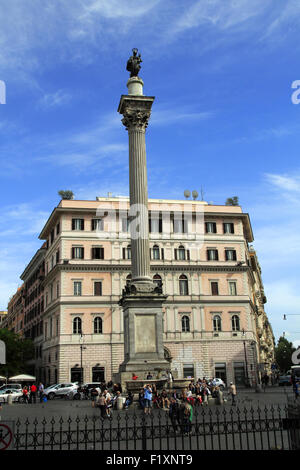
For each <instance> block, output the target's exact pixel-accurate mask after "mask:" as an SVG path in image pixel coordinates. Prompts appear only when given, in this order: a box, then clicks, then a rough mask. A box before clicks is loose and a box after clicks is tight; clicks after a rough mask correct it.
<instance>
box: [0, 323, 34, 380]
mask: <svg viewBox="0 0 300 470" xmlns="http://www.w3.org/2000/svg"><path fill="white" fill-rule="evenodd" d="M0 340H2V341H4V343H5V346H6V364H0V375H4V376H6V375H7V376H8V377H11V376H12V375H16V374H21V373H28V372H29V371H30V370H31V366H28V364H26V363H27V362H28V361H30V360H32V359H34V347H33V342H32V340H31V339H24V338H22V337H21V336H20V335H18V334H17V333H14V332H13V331H10V330H8V329H6V328H2V329H0Z"/></svg>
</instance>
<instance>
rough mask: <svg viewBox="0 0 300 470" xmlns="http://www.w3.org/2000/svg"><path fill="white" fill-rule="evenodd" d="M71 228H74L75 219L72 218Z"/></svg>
mask: <svg viewBox="0 0 300 470" xmlns="http://www.w3.org/2000/svg"><path fill="white" fill-rule="evenodd" d="M72 230H75V219H72Z"/></svg>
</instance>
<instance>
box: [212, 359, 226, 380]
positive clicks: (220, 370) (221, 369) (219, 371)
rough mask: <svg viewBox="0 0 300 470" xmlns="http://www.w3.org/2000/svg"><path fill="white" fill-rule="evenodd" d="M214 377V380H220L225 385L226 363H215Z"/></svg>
mask: <svg viewBox="0 0 300 470" xmlns="http://www.w3.org/2000/svg"><path fill="white" fill-rule="evenodd" d="M215 377H216V379H221V380H223V382H224V383H225V384H226V382H227V377H226V362H216V363H215Z"/></svg>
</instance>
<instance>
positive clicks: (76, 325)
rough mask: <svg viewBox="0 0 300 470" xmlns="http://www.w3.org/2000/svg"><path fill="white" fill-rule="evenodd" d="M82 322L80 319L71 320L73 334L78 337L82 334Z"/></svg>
mask: <svg viewBox="0 0 300 470" xmlns="http://www.w3.org/2000/svg"><path fill="white" fill-rule="evenodd" d="M81 326H82V321H81V318H79V317H76V318H74V320H73V334H74V335H80V334H81V333H82V327H81Z"/></svg>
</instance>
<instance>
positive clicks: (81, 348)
mask: <svg viewBox="0 0 300 470" xmlns="http://www.w3.org/2000/svg"><path fill="white" fill-rule="evenodd" d="M79 342H80V385H82V384H83V370H82V351H83V349H86V347H85V346H83V335H82V333H80V338H79Z"/></svg>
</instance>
